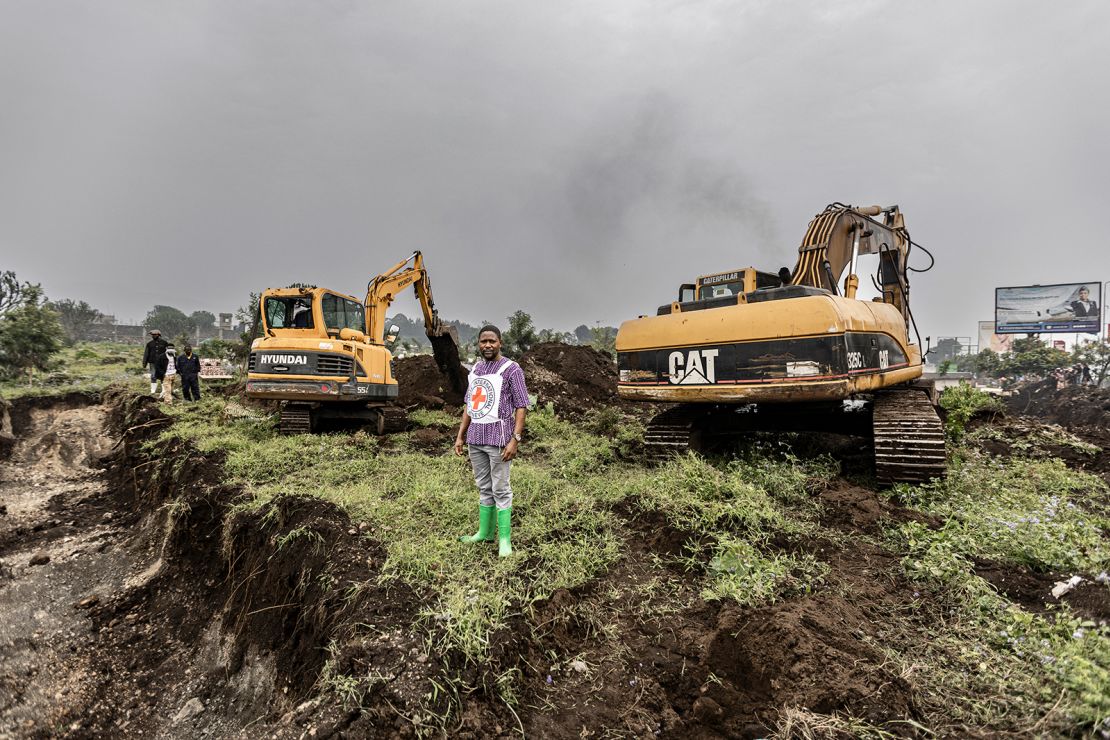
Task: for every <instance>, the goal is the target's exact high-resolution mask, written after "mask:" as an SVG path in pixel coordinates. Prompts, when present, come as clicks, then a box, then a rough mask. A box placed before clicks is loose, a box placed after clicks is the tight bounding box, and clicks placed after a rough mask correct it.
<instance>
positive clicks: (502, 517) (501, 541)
mask: <svg viewBox="0 0 1110 740" xmlns="http://www.w3.org/2000/svg"><path fill="white" fill-rule="evenodd" d="M512 534H513V507H511V506H510V507H509V508H507V509H498V510H497V555H498V557H502V558H507V557H509V556H510V555H512V554H513V546H512V543H510V542H509V539H510V537H511V536H512Z"/></svg>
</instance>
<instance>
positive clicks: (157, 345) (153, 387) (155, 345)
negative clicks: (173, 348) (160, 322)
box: [143, 329, 166, 393]
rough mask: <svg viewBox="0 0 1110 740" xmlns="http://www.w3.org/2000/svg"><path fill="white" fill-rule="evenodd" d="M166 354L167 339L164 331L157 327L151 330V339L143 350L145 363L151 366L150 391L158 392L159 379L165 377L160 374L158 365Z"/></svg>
mask: <svg viewBox="0 0 1110 740" xmlns="http://www.w3.org/2000/svg"><path fill="white" fill-rule="evenodd" d="M165 356H166V340H165V339H162V332H160V331H158V330H157V329H151V330H150V341H149V342H147V343H146V349H145V350H143V365H144V366H146V367H149V368H150V392H151V393H157V392H158V381H159V380H161V379H162V378H163V377H164V374H159V372H158V365H159V363H161V362H162V360H163V359H164V358H165Z"/></svg>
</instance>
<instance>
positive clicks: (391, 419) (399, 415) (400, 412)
mask: <svg viewBox="0 0 1110 740" xmlns="http://www.w3.org/2000/svg"><path fill="white" fill-rule="evenodd" d="M378 411H379V412H380V413H381V418H382V426H381V431H380V432H378V434H394V433H396V432H403V431H405V430H406V429H408V428H409V415H408V413H407V412H406V411H405V410H404V409H403V408H401V407H400V406H383V407H382V408H380V409H378Z"/></svg>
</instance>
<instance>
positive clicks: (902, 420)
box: [617, 203, 945, 483]
mask: <svg viewBox="0 0 1110 740" xmlns="http://www.w3.org/2000/svg"><path fill="white" fill-rule="evenodd" d="M913 246H918V247H919V248H920V245H916V244H915V243H914V242H912V241H911V239H910V235H909V232H908V231H907V230H906V226H905V222H904V219H903V216H902V213H901V211H900V210H899V208H898V206H887V207H881V206H869V207H853V206H847V205H844V204H842V203H833V204H831V205H829V206H828V207H827V208H826V209H825V210H824V211H823V212H821V213H820V214H818V215H817V216H816V217H815V218H814V219H813V220H812V221H811V222H810V224H809V228H808V229H807V231H806V234H805V237H804V238H803V240H802V243H801V246H800V247H799V249H798V252H799V254H798V261H797V264H796V265H795V267H794V269H793V270H789V269H788V268H785V267H784V268H782V269H781V270H780V271H779V272H778V273H777V274H776V273H771V272H761V271H759V270H756V269H755V268H753V267H748V268H743V269H737V270H730V271H728V272H719V273H713V274H709V275H703V276H701V277H699V278H698V279H697V280H696V281H695V282H694V283H691V284H684V285H682V286H681V287H680V288H679V297H678V300H677V301H674V302H672V303H669V304H666V305H663V306H660V307H659V309H658V311H657V314H656V315H655V316H640V317H639V318H637V319H633V320H631V321H626V322H624V323H623V324H622V325H621V327H620V330H619V332H618V333H617V363H618V370H619V380H618V384H617V389H618V393H619V394H620V396H621V397H622V398H626V399H631V400H638V401H656V402H673V403H677V404H679V405H677V406H674V407H672V408H669V409H667V410H666V411H664V412H662V413H661V414H659V415H658V416H656V417H655V418H654V419H653V420H652V421H651V423H649V425H648V428H647V431H646V433H645V439H644V441H645V446H646V448H647V450H648V453H649V455H650V456H652V457H663V456H666V455H669V454H674V453H676V452H681V451H683V450H686V449H703V448H707V447H712V446H713V445H714V443H718V442H719V441H720V440H721V439H723V438H730V437H733V436H735V435H737V434H742V433H744V432H746V431H751V430H761V429H770V430H796V431H831V432H840V433H846V434H863V435H869V436H872V437H873V439H874V457H875V473H876V477H877V478H878V479H879V481H880V482H882V483H893V482H898V481H905V482H918V481H924V480H928V479H930V478H934V477H939V476H943V474H944V471H945V449H944V432H943V429H942V426H941V422H940V418H939V417H938V415H937V413H936V409H935V401H936V393H935V390H934V389H933V387H932V386H931V384H928V383H925V382H924V381H922V380H921V376H922V369H923V365H922V353H921V339H920V336H918V337H917V343H916V344H915V343H913V342H911V341H910V336H909V335H910V328H911V326H912V327H913V328H914V331H915V332H916V326H914V325H913V316H912V314H911V313H910V304H909V296H910V285H909V273H910V272H911V271H913V270H911V269H910V268H909V265H908V260H909V254H910V250H911V248H912V247H913ZM922 249H923V248H922ZM926 253H927V252H926ZM869 255H870V256H873V257H877V258H878V265H877V270H876V273H875V275H874V277H873V283H874V286H875V288H876V291H877V293H878V295H877V297H875V298H873V299H871V300H862V299H860V298H857V295H856V294H857V290H858V288H859V272H858V265H859V262H860V258H861V257H866V256H869ZM930 256H931V255H930ZM926 269H928V268H926ZM842 274H843V279H842V280H841V276H842Z"/></svg>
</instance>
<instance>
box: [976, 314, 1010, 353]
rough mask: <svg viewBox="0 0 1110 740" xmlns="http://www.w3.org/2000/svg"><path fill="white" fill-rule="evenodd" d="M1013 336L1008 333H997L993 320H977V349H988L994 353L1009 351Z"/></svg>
mask: <svg viewBox="0 0 1110 740" xmlns="http://www.w3.org/2000/svg"><path fill="white" fill-rule="evenodd" d="M1013 343H1014V338H1013V337H1012V336H1010V335H1009V334H998V333H996V332H995V330H994V322H993V321H980V322H979V351H980V352H982V351H983V350H985V349H989V350H991V351H992V352H995V353H996V354H1002V353H1003V352H1009V351H1010V347H1011V345H1012V344H1013Z"/></svg>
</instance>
